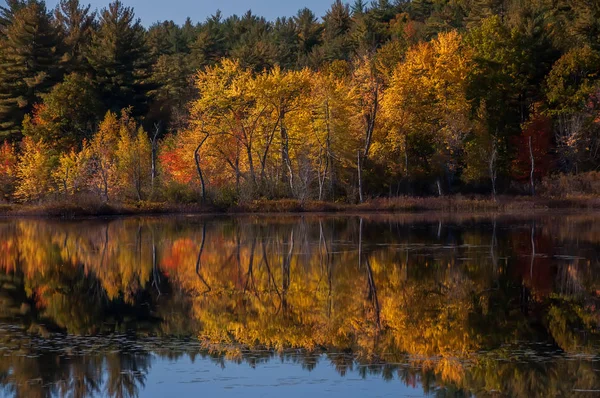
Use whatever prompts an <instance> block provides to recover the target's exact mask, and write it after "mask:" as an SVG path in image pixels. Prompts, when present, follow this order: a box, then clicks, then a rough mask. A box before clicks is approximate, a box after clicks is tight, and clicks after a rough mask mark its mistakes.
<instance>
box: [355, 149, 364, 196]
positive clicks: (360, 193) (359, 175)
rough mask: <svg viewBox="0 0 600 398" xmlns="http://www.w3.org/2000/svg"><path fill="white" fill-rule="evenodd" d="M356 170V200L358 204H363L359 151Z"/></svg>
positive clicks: (358, 152)
mask: <svg viewBox="0 0 600 398" xmlns="http://www.w3.org/2000/svg"><path fill="white" fill-rule="evenodd" d="M356 164H357V169H358V199H359V201H360V203H362V202H363V187H362V170H361V157H360V149H359V150H358V151H357V162H356Z"/></svg>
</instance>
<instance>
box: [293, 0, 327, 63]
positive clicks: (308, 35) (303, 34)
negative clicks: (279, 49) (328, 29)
mask: <svg viewBox="0 0 600 398" xmlns="http://www.w3.org/2000/svg"><path fill="white" fill-rule="evenodd" d="M294 22H295V23H296V29H297V30H298V44H299V54H298V58H299V63H300V64H302V65H306V64H307V63H308V62H307V58H308V55H309V54H310V53H311V52H312V51H313V50H314V48H315V47H316V46H318V45H319V44H320V42H321V39H320V37H321V31H322V26H321V25H320V24H319V22H318V21H317V17H316V16H315V14H314V13H313V12H312V11H311V10H309V9H308V8H303V9H302V10H300V11H298V14H296V16H295V17H294Z"/></svg>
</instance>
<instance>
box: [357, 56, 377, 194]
mask: <svg viewBox="0 0 600 398" xmlns="http://www.w3.org/2000/svg"><path fill="white" fill-rule="evenodd" d="M352 87H353V91H354V94H355V96H356V116H357V118H358V120H357V126H356V129H357V130H356V133H357V139H358V144H359V146H358V148H357V171H358V195H359V200H360V201H361V202H362V201H363V199H364V198H363V178H362V172H363V170H362V168H363V166H364V165H365V164H367V163H368V162H369V159H370V155H371V149H372V147H373V143H374V141H375V139H376V137H375V133H376V129H377V128H378V127H379V126H378V123H379V118H380V115H379V114H380V108H381V101H382V97H383V93H384V91H383V79H382V76H381V75H380V74H379V72H378V71H377V68H376V64H375V62H374V60H373V58H372V57H363V58H359V59H357V60H356V62H355V66H354V71H353V75H352Z"/></svg>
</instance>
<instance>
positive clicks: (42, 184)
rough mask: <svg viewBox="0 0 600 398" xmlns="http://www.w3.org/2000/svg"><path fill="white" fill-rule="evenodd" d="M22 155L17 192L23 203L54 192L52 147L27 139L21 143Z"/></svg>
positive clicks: (18, 169) (18, 167)
mask: <svg viewBox="0 0 600 398" xmlns="http://www.w3.org/2000/svg"><path fill="white" fill-rule="evenodd" d="M21 146H22V149H21V150H22V154H21V158H20V159H19V165H18V166H17V179H18V185H17V189H16V192H15V195H16V197H17V198H19V199H21V200H23V201H31V200H39V199H41V198H43V197H44V195H46V194H47V193H48V192H50V191H51V190H52V183H51V182H52V179H51V173H52V167H53V160H54V159H53V157H52V156H51V154H50V147H49V146H48V145H47V144H46V143H45V142H44V141H39V142H36V141H35V140H34V139H33V138H30V137H25V138H24V139H23V141H22V143H21Z"/></svg>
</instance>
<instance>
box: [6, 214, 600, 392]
mask: <svg viewBox="0 0 600 398" xmlns="http://www.w3.org/2000/svg"><path fill="white" fill-rule="evenodd" d="M597 221H599V220H597V219H596V218H594V217H593V216H592V217H584V216H565V217H561V218H556V219H555V218H551V217H538V218H537V219H536V220H535V221H534V222H532V221H531V220H520V219H511V218H506V217H504V218H502V217H496V218H494V219H492V220H489V219H485V218H482V219H478V218H471V217H469V218H460V217H458V218H457V217H451V218H437V219H435V218H434V219H427V218H425V217H422V216H389V217H382V216H374V215H373V216H363V217H357V218H348V217H302V218H297V217H291V216H289V217H277V218H261V217H237V218H193V217H192V218H173V219H164V218H155V219H153V218H128V219H115V220H104V221H97V220H96V221H78V222H58V221H50V220H45V221H43V220H3V221H1V222H0V242H2V243H0V248H1V250H2V252H1V256H0V269H1V270H2V272H1V275H0V322H1V325H5V326H3V327H0V331H1V336H0V338H2V342H3V344H4V343H5V345H4V346H5V347H6V350H7V352H8V353H9V355H5V356H4V357H0V384H2V385H3V386H4V389H5V391H6V392H7V393H8V394H11V395H14V396H27V397H30V396H33V397H35V396H52V395H60V396H64V395H69V396H70V395H73V396H81V397H84V396H92V395H94V394H104V395H109V396H115V397H135V396H138V395H139V394H140V392H141V391H142V390H143V388H144V384H145V378H146V374H147V372H148V370H149V369H150V366H151V363H152V353H154V354H156V355H159V356H166V357H169V356H172V355H178V354H174V352H173V351H170V350H165V349H161V347H160V344H158V345H153V344H150V343H149V344H148V346H147V347H146V346H144V348H143V349H141V350H132V349H131V347H130V346H129V345H126V346H123V342H122V341H121V340H119V338H115V339H111V337H110V336H120V333H124V332H127V333H129V334H130V336H129V337H128V339H130V340H127V341H137V340H139V341H145V340H144V339H150V338H151V336H157V338H158V339H159V341H160V339H164V338H167V337H169V336H178V337H179V338H182V337H186V336H187V337H192V338H193V340H190V341H196V342H197V343H198V344H199V346H194V348H192V349H191V350H189V351H187V352H186V355H189V356H191V357H194V356H196V355H203V356H205V357H207V358H213V360H214V361H217V362H219V363H221V364H223V365H225V364H226V362H225V361H235V362H240V363H241V362H244V363H248V364H249V365H251V366H255V365H256V364H257V363H260V362H261V361H268V360H270V359H271V358H273V357H274V356H276V355H279V356H283V358H286V359H287V360H293V361H296V362H298V363H300V364H302V366H303V367H304V368H305V369H307V370H312V369H313V368H314V366H315V365H316V363H317V362H318V361H319V360H326V361H329V362H330V363H331V364H332V366H334V367H335V369H336V370H337V371H338V372H339V373H340V374H342V375H344V374H346V373H347V372H348V371H352V370H354V369H357V370H358V371H359V373H361V374H362V375H364V376H366V375H368V374H372V373H375V374H380V375H382V377H384V378H385V379H392V378H398V379H400V380H402V381H403V382H404V383H406V384H407V385H418V384H420V385H422V386H423V389H424V390H425V391H426V392H431V393H436V394H442V395H444V394H458V395H460V394H465V395H469V394H471V393H473V394H476V395H484V396H485V395H494V394H495V393H497V392H501V393H502V394H505V395H518V396H520V395H523V396H529V395H569V392H571V391H572V390H573V389H581V390H594V389H596V390H597V389H599V388H600V380H599V379H598V377H597V376H596V370H595V369H594V366H593V362H592V360H591V358H592V357H591V356H595V355H597V354H598V353H599V347H600V340H599V325H600V311H599V310H598V308H599V305H600V302H599V297H598V296H599V293H600V285H599V280H598V275H600V273H599V272H598V271H599V269H598V268H599V267H600V255H599V252H598V249H599V248H600V227H599V226H600V223H597ZM56 333H59V334H60V335H62V336H73V338H74V337H76V336H78V335H81V336H83V335H85V336H106V337H104V338H103V339H99V337H94V338H92V337H85V338H84V337H82V341H83V342H85V344H92V345H93V344H96V343H97V344H99V345H100V346H101V349H99V350H95V349H94V350H91V351H90V350H88V349H86V348H85V347H83V346H81V344H75V345H74V347H76V348H77V350H78V352H76V353H72V352H69V351H68V347H63V346H61V347H59V348H60V350H59V352H60V353H61V354H64V355H67V356H68V357H69V358H70V360H69V361H67V360H66V359H65V357H64V355H62V356H61V355H60V354H59V353H53V352H52V351H51V350H49V349H48V346H49V345H52V344H53V343H52V342H53V341H54V340H53V339H55V337H52V336H56ZM94 339H96V340H94ZM131 339H133V340H131ZM148 341H150V342H152V341H154V340H148ZM528 343H536V344H537V343H543V344H537V345H527V344H528ZM532 347H534V348H532ZM540 347H546V348H548V347H549V348H548V350H550V351H552V355H550V356H549V355H548V354H547V353H546V352H543V351H540V350H541V348H540ZM289 350H293V351H289ZM290 352H294V354H293V355H291V354H290ZM523 352H528V353H533V354H531V355H530V356H529V357H526V358H523V357H522V355H521V353H523ZM323 354H324V355H325V356H324V357H322V355H323ZM519 355H521V356H519ZM528 355H529V354H528ZM574 355H579V356H580V355H587V356H586V357H585V358H586V359H585V360H579V361H574V360H571V359H572V358H575V357H573V356H574ZM356 366H358V368H356Z"/></svg>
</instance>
